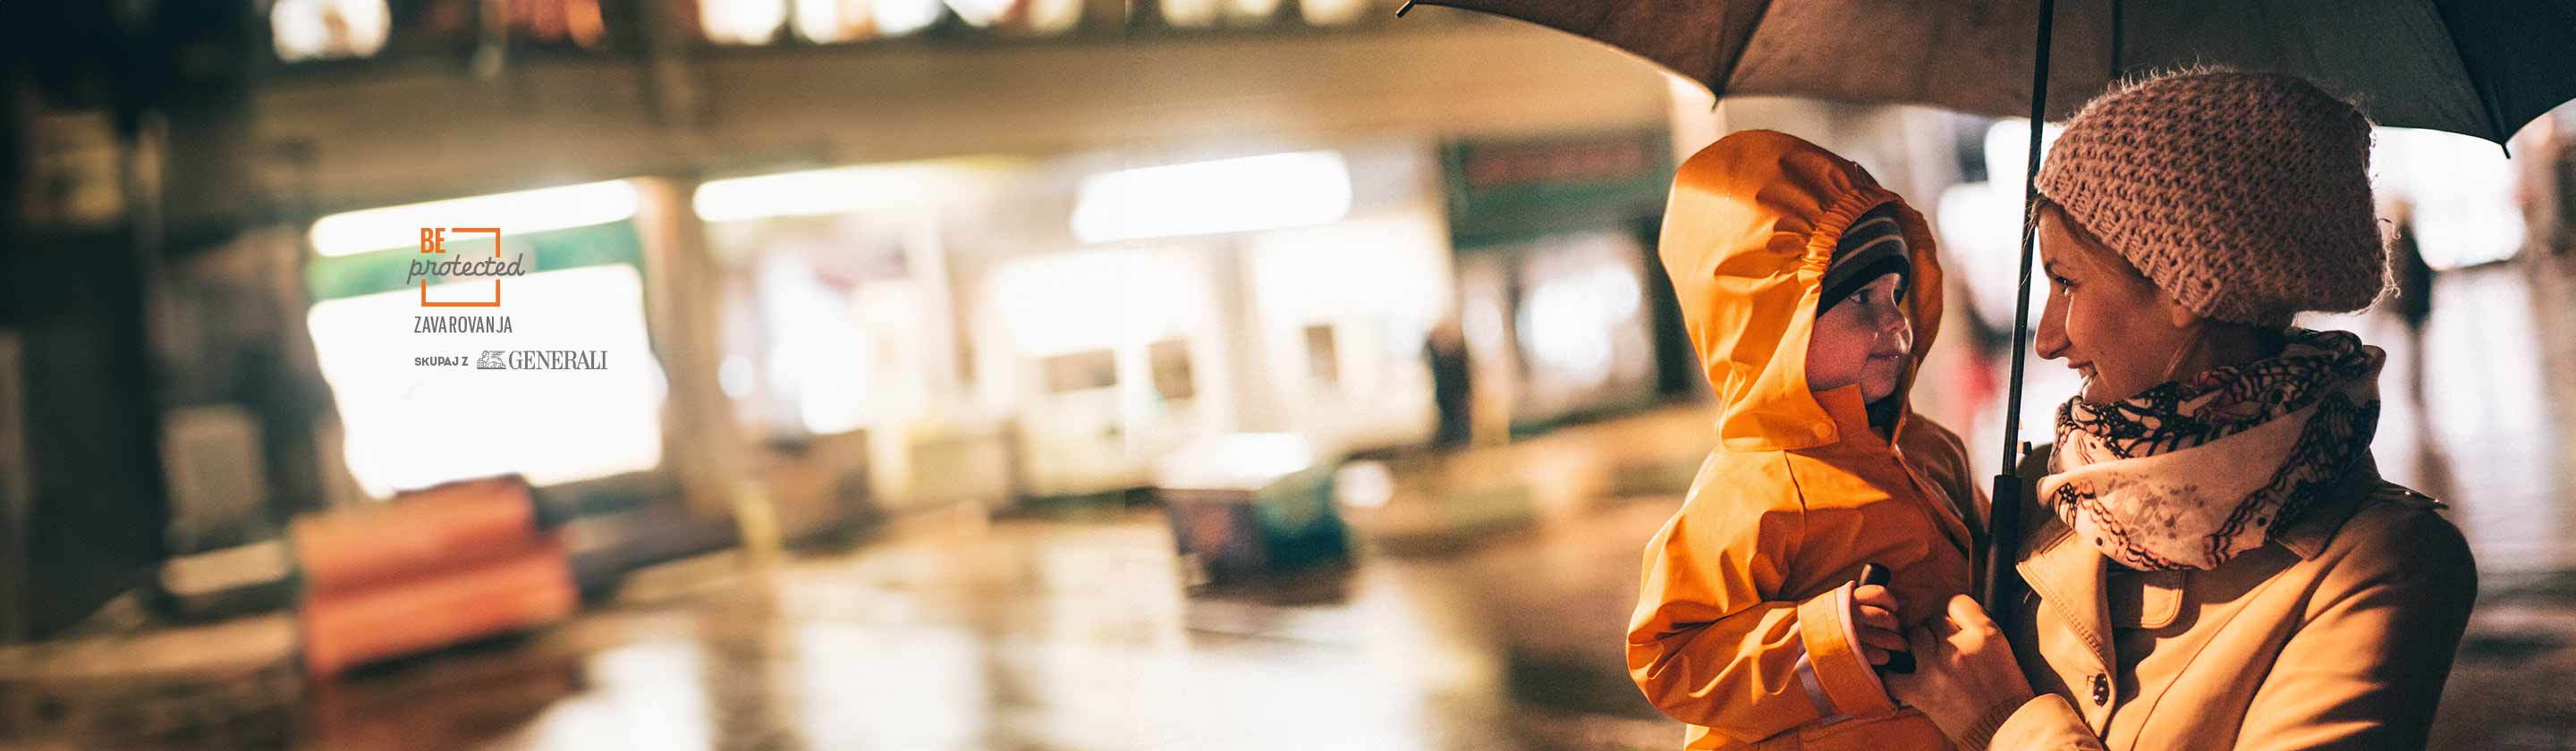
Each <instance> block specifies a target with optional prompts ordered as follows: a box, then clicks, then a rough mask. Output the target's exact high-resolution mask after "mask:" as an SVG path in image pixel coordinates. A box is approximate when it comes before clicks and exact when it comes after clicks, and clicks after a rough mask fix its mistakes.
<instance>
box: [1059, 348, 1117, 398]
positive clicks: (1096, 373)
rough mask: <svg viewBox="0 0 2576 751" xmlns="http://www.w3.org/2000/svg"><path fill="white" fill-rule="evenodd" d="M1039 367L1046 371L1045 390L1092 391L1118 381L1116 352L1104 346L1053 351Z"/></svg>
mask: <svg viewBox="0 0 2576 751" xmlns="http://www.w3.org/2000/svg"><path fill="white" fill-rule="evenodd" d="M1041 367H1042V368H1043V369H1044V370H1045V371H1046V386H1047V392H1048V393H1054V394H1063V393H1070V392H1076V391H1092V390H1095V389H1105V388H1109V387H1111V386H1116V385H1118V358H1117V355H1115V354H1114V353H1112V352H1110V351H1109V350H1105V349H1095V350H1091V351H1088V352H1075V353H1073V354H1069V355H1056V356H1054V357H1049V358H1047V359H1046V360H1045V362H1044V364H1043V365H1042V366H1041Z"/></svg>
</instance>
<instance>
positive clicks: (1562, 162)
mask: <svg viewBox="0 0 2576 751" xmlns="http://www.w3.org/2000/svg"><path fill="white" fill-rule="evenodd" d="M1442 164H1443V166H1444V167H1445V168H1446V172H1447V187H1448V194H1449V195H1448V198H1449V217H1450V234H1451V235H1452V236H1453V237H1455V238H1457V244H1458V247H1460V248H1461V249H1467V248H1472V247H1478V246H1487V245H1493V244H1497V243H1506V242H1512V241H1516V240H1526V239H1529V238H1531V237H1533V236H1536V235H1542V234H1550V233H1554V232H1562V231H1568V230H1587V229H1598V228H1601V227H1604V226H1612V225H1617V224H1621V223H1624V222H1626V221H1629V220H1633V219H1636V218H1639V217H1646V216H1653V215H1655V214H1657V213H1659V212H1660V211H1661V210H1662V209H1663V206H1664V194H1665V189H1666V188H1667V186H1668V184H1669V182H1670V179H1671V177H1672V138H1671V136H1670V135H1668V134H1666V133H1665V132H1663V131H1660V130H1657V131H1637V132H1619V133H1608V134H1596V135H1589V136H1578V137H1563V138H1551V139H1537V140H1515V141H1460V142H1455V143H1451V144H1449V145H1448V147H1447V148H1446V149H1445V150H1444V153H1443V154H1442Z"/></svg>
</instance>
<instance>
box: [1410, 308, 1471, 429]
mask: <svg viewBox="0 0 2576 751" xmlns="http://www.w3.org/2000/svg"><path fill="white" fill-rule="evenodd" d="M1422 359H1423V362H1424V363H1425V364H1427V365H1429V366H1430V368H1431V401H1432V403H1433V404H1435V405H1438V407H1439V409H1440V425H1439V429H1438V430H1437V431H1435V432H1434V433H1433V434H1432V438H1431V445H1432V446H1434V447H1437V448H1444V449H1446V448H1457V447H1460V446H1465V445H1467V442H1468V440H1470V439H1472V438H1474V437H1475V430H1474V428H1475V404H1476V400H1475V392H1474V391H1473V389H1472V385H1473V384H1472V382H1471V380H1470V379H1471V378H1472V370H1473V369H1472V368H1470V367H1469V363H1468V361H1467V335H1466V333H1465V332H1464V331H1463V330H1461V329H1460V328H1459V325H1458V316H1457V314H1456V313H1451V314H1449V315H1446V316H1443V317H1441V319H1440V323H1439V324H1437V325H1434V326H1432V327H1431V331H1430V332H1429V333H1428V334H1427V335H1425V336H1424V337H1423V340H1422Z"/></svg>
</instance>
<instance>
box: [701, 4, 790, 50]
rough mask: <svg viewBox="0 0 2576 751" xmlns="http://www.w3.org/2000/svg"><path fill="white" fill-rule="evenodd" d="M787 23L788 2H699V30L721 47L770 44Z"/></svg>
mask: <svg viewBox="0 0 2576 751" xmlns="http://www.w3.org/2000/svg"><path fill="white" fill-rule="evenodd" d="M786 23H787V1H786V0H698V26H699V29H700V30H701V31H703V32H704V33H705V34H706V35H707V41H710V42H715V43H717V44H768V43H769V41H770V40H771V39H774V38H776V37H777V36H778V29H779V27H780V26H784V25H786Z"/></svg>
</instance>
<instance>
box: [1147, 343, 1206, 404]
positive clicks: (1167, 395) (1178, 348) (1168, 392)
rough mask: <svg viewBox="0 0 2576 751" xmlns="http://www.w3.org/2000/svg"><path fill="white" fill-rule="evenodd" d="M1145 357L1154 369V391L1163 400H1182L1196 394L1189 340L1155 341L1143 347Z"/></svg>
mask: <svg viewBox="0 0 2576 751" xmlns="http://www.w3.org/2000/svg"><path fill="white" fill-rule="evenodd" d="M1145 357H1146V359H1147V360H1149V361H1151V363H1150V364H1151V365H1152V367H1153V369H1154V393H1155V394H1157V395H1159V396H1161V397H1162V398H1163V401H1167V402H1176V401H1182V400H1186V399H1189V398H1191V397H1193V396H1197V395H1198V383H1197V382H1196V380H1195V379H1193V378H1192V376H1191V373H1190V343H1189V342H1185V341H1180V340H1177V339H1174V340H1168V341H1160V342H1155V343H1154V345H1153V346H1151V347H1147V348H1146V349H1145Z"/></svg>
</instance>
